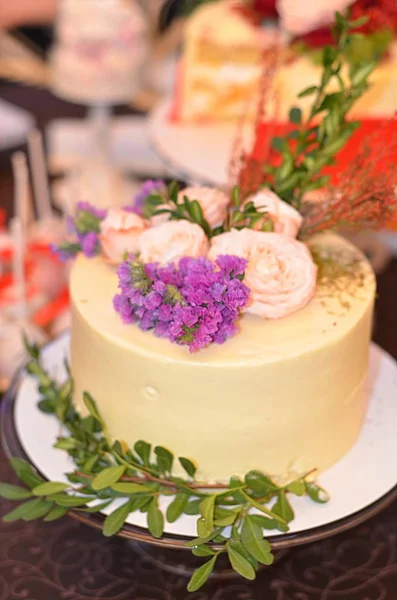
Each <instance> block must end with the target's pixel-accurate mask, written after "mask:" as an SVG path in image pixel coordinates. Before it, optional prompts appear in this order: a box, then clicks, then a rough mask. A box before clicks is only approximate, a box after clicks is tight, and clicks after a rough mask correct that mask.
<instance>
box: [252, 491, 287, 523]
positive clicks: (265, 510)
mask: <svg viewBox="0 0 397 600" xmlns="http://www.w3.org/2000/svg"><path fill="white" fill-rule="evenodd" d="M243 495H244V498H245V499H246V500H247V501H248V502H249V503H250V504H252V506H254V507H255V508H257V509H258V510H259V511H260V512H263V513H264V514H265V515H267V516H268V517H271V518H272V519H274V520H275V521H277V522H281V523H285V522H286V521H285V519H284V518H283V517H281V516H280V515H278V514H277V513H275V512H274V510H270V509H269V508H267V507H266V506H263V504H261V503H260V502H257V501H256V500H255V498H252V497H251V496H248V494H246V493H245V492H243Z"/></svg>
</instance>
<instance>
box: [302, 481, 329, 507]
mask: <svg viewBox="0 0 397 600" xmlns="http://www.w3.org/2000/svg"><path fill="white" fill-rule="evenodd" d="M305 487H306V493H307V495H308V496H309V498H310V499H311V500H313V502H317V503H318V504H325V503H326V502H328V501H329V494H328V493H327V492H326V491H325V490H324V489H323V488H322V487H320V486H318V485H317V484H316V483H309V482H308V481H306V482H305Z"/></svg>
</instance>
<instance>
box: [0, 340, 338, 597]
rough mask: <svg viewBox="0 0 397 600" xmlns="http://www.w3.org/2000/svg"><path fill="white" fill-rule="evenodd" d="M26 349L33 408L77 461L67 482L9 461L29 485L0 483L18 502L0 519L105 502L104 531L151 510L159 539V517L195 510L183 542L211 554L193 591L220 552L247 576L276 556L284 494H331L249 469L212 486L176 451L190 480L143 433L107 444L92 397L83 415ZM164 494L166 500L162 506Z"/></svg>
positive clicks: (321, 498)
mask: <svg viewBox="0 0 397 600" xmlns="http://www.w3.org/2000/svg"><path fill="white" fill-rule="evenodd" d="M28 351H29V354H30V360H29V362H28V363H27V367H26V368H27V371H28V372H29V373H30V374H31V375H34V376H35V377H36V378H37V381H38V385H39V390H40V393H41V396H42V398H41V400H40V402H39V408H40V409H41V410H42V411H44V412H46V413H47V414H52V415H54V416H56V417H57V418H58V420H59V421H60V423H61V424H62V426H63V429H64V433H63V435H62V436H60V437H59V438H58V440H57V442H56V444H55V447H56V448H59V449H61V450H64V451H65V452H67V453H68V454H69V456H70V457H71V458H72V459H73V461H74V463H75V465H76V468H75V470H74V471H73V472H71V473H67V474H66V478H67V482H48V481H45V480H44V479H43V478H42V477H41V476H40V475H39V474H38V473H37V472H36V470H35V469H34V468H33V467H32V466H31V465H29V464H28V463H27V462H25V461H24V460H22V459H20V458H13V459H12V460H11V465H12V467H13V469H14V471H15V473H16V475H17V477H18V478H19V480H20V481H21V482H22V483H24V484H25V486H24V487H21V486H15V485H11V484H8V483H2V484H0V496H1V497H3V498H6V499H8V500H15V501H19V502H21V501H22V503H21V504H19V505H18V506H17V507H16V508H15V509H14V510H12V511H11V512H10V513H8V514H6V515H5V517H3V519H4V521H6V522H11V521H15V520H19V519H22V520H24V521H31V520H34V519H39V518H42V519H44V521H54V520H56V519H59V518H61V517H63V516H64V515H65V514H67V513H68V512H70V511H76V512H87V513H98V512H100V511H102V510H104V509H105V508H109V507H110V508H112V511H111V512H110V513H109V514H108V516H107V517H106V518H105V519H104V522H103V533H104V535H105V536H112V535H115V534H117V533H118V532H119V531H120V530H121V529H122V527H123V525H124V523H125V522H126V520H127V518H128V516H129V515H130V514H131V513H133V512H136V511H140V512H142V513H146V515H147V526H148V529H149V531H150V533H151V535H152V536H153V537H155V538H160V537H161V536H162V535H163V531H164V524H165V521H168V522H169V523H173V522H175V521H177V519H179V517H180V516H181V515H183V514H186V515H196V516H197V537H196V538H195V539H194V540H192V541H189V542H187V544H186V545H187V546H188V547H189V548H191V549H192V552H193V554H194V555H196V556H200V557H205V558H207V559H208V560H207V561H206V562H205V563H204V564H203V565H202V566H201V567H200V568H199V569H198V570H197V571H196V572H195V573H194V575H193V576H192V578H191V580H190V582H189V585H188V589H189V591H195V590H197V589H199V588H200V587H201V586H202V585H203V584H204V583H205V582H206V580H207V579H208V577H209V576H210V575H211V573H212V571H213V569H214V567H215V565H216V560H217V558H218V556H219V555H220V554H222V553H227V555H228V557H229V560H230V563H231V565H232V567H233V569H234V570H235V571H237V572H238V573H239V574H240V575H241V576H242V577H245V578H246V579H254V578H255V574H256V571H257V569H258V567H259V565H260V564H264V565H269V564H271V563H272V562H273V554H272V550H271V546H270V544H269V542H268V541H267V540H266V538H265V533H268V532H269V531H270V532H271V531H274V530H278V531H282V532H287V531H288V530H289V523H290V522H291V521H292V520H293V519H294V512H293V509H292V506H291V503H290V501H289V496H290V495H296V496H304V495H306V496H308V497H309V498H311V499H312V500H313V501H314V502H319V503H322V502H326V501H327V500H328V496H327V494H326V492H325V491H324V490H323V489H322V488H320V487H319V486H318V485H317V484H316V483H314V482H312V481H311V480H310V478H309V475H311V474H306V475H305V476H303V477H300V478H298V479H296V480H295V481H292V482H289V483H288V484H286V485H278V484H277V483H275V482H274V481H273V480H272V479H271V478H269V477H268V476H266V475H265V474H263V473H261V472H260V471H250V472H249V473H247V475H246V476H245V477H244V479H241V478H239V477H231V478H230V481H229V482H228V484H208V483H205V482H200V481H197V480H196V479H195V476H196V471H197V469H196V466H195V464H194V462H193V461H192V460H190V459H188V458H184V457H180V458H179V459H178V461H179V465H180V467H181V468H182V469H183V470H184V472H185V473H186V477H185V478H181V477H178V476H175V475H174V474H173V470H174V462H175V458H174V455H173V454H172V453H171V452H170V451H169V450H168V449H166V448H163V447H161V446H156V447H155V448H154V449H152V447H151V445H150V444H148V443H147V442H145V441H142V440H140V441H138V442H136V443H135V444H134V447H133V448H129V447H128V446H127V444H125V443H124V442H122V441H115V442H112V440H111V439H110V437H109V434H108V431H107V429H106V425H105V423H104V421H103V419H102V417H101V415H100V413H99V411H98V407H97V406H96V404H95V402H94V400H93V399H92V398H91V396H90V395H89V394H85V395H84V403H85V407H86V409H87V411H88V416H85V417H83V416H81V415H80V414H79V413H78V412H77V411H76V410H75V408H74V406H73V402H72V395H73V383H72V379H71V377H70V376H69V378H68V380H67V381H66V382H65V383H63V384H58V383H57V382H55V381H54V380H52V379H51V378H50V377H49V375H48V374H47V373H46V371H45V370H44V369H43V368H42V366H41V364H40V356H39V352H38V350H37V348H36V347H35V346H29V347H28ZM69 375H70V374H69ZM161 497H170V498H172V501H171V503H170V504H169V505H168V508H167V509H166V510H165V511H164V510H163V509H162V507H161V505H160V502H159V501H160V498H161ZM115 501H116V502H115Z"/></svg>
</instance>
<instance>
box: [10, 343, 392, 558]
mask: <svg viewBox="0 0 397 600" xmlns="http://www.w3.org/2000/svg"><path fill="white" fill-rule="evenodd" d="M69 342H70V336H69V333H66V334H63V335H62V336H61V337H59V338H58V339H56V340H55V341H53V342H51V343H50V344H49V345H47V346H46V347H45V349H44V350H43V354H42V359H43V364H44V366H45V368H46V369H47V370H48V372H49V373H50V374H51V376H52V377H55V378H57V379H59V380H60V381H62V380H63V379H64V378H65V377H66V371H65V367H64V361H65V358H67V357H68V353H69ZM324 385H329V382H324ZM367 390H368V394H369V407H368V413H367V417H366V421H365V424H364V427H363V429H362V432H361V434H360V437H359V439H358V441H357V443H356V444H355V445H354V447H353V448H352V449H351V450H350V451H349V452H348V454H346V456H345V457H344V458H343V459H342V460H340V461H339V462H338V463H337V464H335V465H334V466H333V467H332V468H331V469H329V470H328V471H326V472H324V473H322V474H321V476H320V479H319V482H320V484H321V485H322V486H323V487H324V488H325V489H326V490H327V491H328V492H329V494H330V496H331V500H330V501H329V502H328V503H327V504H323V505H318V504H314V503H313V502H312V501H310V500H309V499H307V498H297V497H293V498H292V499H291V502H292V505H293V508H294V510H295V515H296V518H295V520H294V521H293V522H292V523H291V529H290V532H289V533H288V534H284V533H278V534H274V533H272V536H271V537H269V541H270V542H271V543H272V544H273V548H274V549H275V550H278V549H283V548H288V547H290V546H294V545H297V544H302V543H307V542H310V541H315V540H319V539H322V538H325V537H328V536H330V535H332V534H335V533H339V532H341V531H344V530H346V529H349V528H351V527H354V526H356V525H358V524H359V523H361V522H363V521H364V520H366V519H368V518H369V517H371V516H373V515H374V514H376V513H377V512H379V511H380V510H382V509H383V508H384V507H385V506H387V505H388V504H389V503H390V502H392V501H393V500H394V499H396V498H397V462H396V461H394V460H391V457H393V456H397V436H396V435H395V431H396V424H397V402H396V401H395V398H396V392H397V364H396V362H395V361H394V360H393V359H392V358H391V357H390V356H389V355H388V354H387V353H386V352H384V351H383V350H381V349H380V348H379V347H378V346H376V345H374V344H372V346H371V352H370V368H369V374H368V381H367ZM38 400H39V392H38V390H37V385H36V382H35V380H34V379H33V378H32V377H31V376H29V375H27V374H26V373H25V372H23V371H21V372H20V373H19V374H18V375H17V376H16V377H15V379H14V382H13V384H12V386H11V388H10V390H9V391H8V393H7V394H6V397H5V398H4V400H3V402H2V420H1V433H2V439H3V444H4V447H5V450H6V452H7V454H8V455H9V456H10V457H11V456H20V457H24V458H25V459H26V460H28V461H29V462H30V463H31V464H32V465H33V466H34V467H35V468H36V469H37V470H38V471H39V472H40V473H41V474H42V475H43V476H44V477H45V478H46V479H49V480H56V481H65V482H66V481H67V480H66V477H65V476H64V473H67V472H70V471H72V470H73V468H74V466H73V463H72V461H71V459H69V457H68V455H67V454H66V453H65V452H63V451H61V450H56V449H54V448H53V444H54V443H55V440H56V438H57V436H58V435H59V433H60V431H59V424H58V422H57V420H56V419H55V418H54V417H52V416H49V415H46V414H44V413H42V412H40V411H39V409H38V408H37V402H38ZM335 435H337V431H336V432H335ZM153 441H154V442H157V443H160V444H161V440H153ZM231 474H232V473H231ZM115 502H118V501H117V500H116V501H115ZM161 505H162V508H165V507H166V506H167V500H166V499H165V498H164V499H161ZM113 508H114V505H113V506H112V507H111V509H113ZM107 512H110V511H109V507H108V509H107V510H106V511H104V514H106V513H107ZM74 516H75V517H77V518H78V519H80V520H82V521H84V522H85V523H87V524H88V525H91V526H93V527H97V528H101V526H102V523H103V519H104V515H103V514H102V513H100V514H98V515H90V514H84V513H77V512H76V513H74ZM119 535H121V536H123V537H126V538H130V539H134V540H138V541H143V542H148V543H151V544H155V545H159V546H163V547H171V548H176V549H182V548H183V547H184V543H185V541H186V539H189V538H190V539H191V538H193V537H196V517H194V516H193V517H192V516H187V515H183V516H182V517H181V518H180V519H178V521H177V522H176V523H172V524H169V523H167V524H166V526H165V532H164V535H163V537H162V538H161V539H160V540H155V539H154V538H152V537H151V535H150V534H149V533H148V530H147V529H146V515H144V514H141V513H139V512H138V513H133V514H132V515H130V516H129V518H128V520H127V522H126V524H125V526H124V527H123V529H122V531H121V532H120V534H119Z"/></svg>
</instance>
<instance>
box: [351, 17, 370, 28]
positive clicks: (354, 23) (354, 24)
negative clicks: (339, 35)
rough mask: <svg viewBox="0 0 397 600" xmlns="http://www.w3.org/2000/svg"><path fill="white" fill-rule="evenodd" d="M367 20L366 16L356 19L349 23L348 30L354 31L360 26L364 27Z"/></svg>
mask: <svg viewBox="0 0 397 600" xmlns="http://www.w3.org/2000/svg"><path fill="white" fill-rule="evenodd" d="M368 18H369V17H368V16H367V15H363V16H362V17H359V18H358V19H355V20H353V21H349V27H350V29H356V28H358V27H362V25H365V23H367V22H368Z"/></svg>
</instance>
